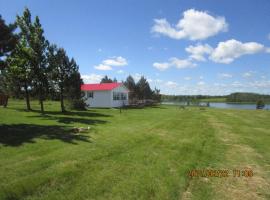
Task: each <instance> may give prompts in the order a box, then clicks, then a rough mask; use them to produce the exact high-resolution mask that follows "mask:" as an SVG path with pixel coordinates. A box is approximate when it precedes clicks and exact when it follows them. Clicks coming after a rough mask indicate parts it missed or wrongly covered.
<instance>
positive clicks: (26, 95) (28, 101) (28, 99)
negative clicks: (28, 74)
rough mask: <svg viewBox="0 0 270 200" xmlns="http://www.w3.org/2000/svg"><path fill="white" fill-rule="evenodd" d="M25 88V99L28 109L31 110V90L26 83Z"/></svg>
mask: <svg viewBox="0 0 270 200" xmlns="http://www.w3.org/2000/svg"><path fill="white" fill-rule="evenodd" d="M24 90H25V100H26V106H27V110H31V106H30V98H29V92H28V88H27V85H26V84H24Z"/></svg>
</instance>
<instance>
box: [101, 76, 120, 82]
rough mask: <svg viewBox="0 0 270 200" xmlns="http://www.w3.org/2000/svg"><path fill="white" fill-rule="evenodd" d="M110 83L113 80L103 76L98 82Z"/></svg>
mask: <svg viewBox="0 0 270 200" xmlns="http://www.w3.org/2000/svg"><path fill="white" fill-rule="evenodd" d="M112 82H113V80H112V79H110V78H109V77H108V76H107V75H106V76H104V77H103V78H102V79H101V81H100V83H112ZM116 82H117V81H116Z"/></svg>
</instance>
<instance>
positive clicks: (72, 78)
mask: <svg viewBox="0 0 270 200" xmlns="http://www.w3.org/2000/svg"><path fill="white" fill-rule="evenodd" d="M69 64H70V74H69V77H68V79H67V81H66V84H65V85H66V90H65V93H66V96H67V98H68V100H69V102H70V103H71V108H73V109H79V110H84V109H85V107H86V104H85V102H84V100H83V99H82V97H83V94H82V91H81V85H82V84H83V81H82V79H81V75H80V73H79V66H78V65H77V63H76V62H75V60H74V59H73V58H72V59H71V61H70V63H69Z"/></svg>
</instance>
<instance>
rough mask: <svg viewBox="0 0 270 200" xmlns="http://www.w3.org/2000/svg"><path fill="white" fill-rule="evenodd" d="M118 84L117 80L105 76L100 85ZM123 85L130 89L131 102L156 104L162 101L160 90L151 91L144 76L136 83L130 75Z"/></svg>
mask: <svg viewBox="0 0 270 200" xmlns="http://www.w3.org/2000/svg"><path fill="white" fill-rule="evenodd" d="M113 82H117V79H116V78H114V79H110V78H109V77H108V76H107V75H106V76H104V77H103V78H102V79H101V81H100V83H113ZM123 84H124V85H125V86H126V87H127V88H128V89H129V100H130V101H131V102H132V101H133V102H136V101H137V100H153V101H155V102H160V101H161V94H160V90H158V89H157V88H155V89H154V90H152V89H151V87H150V85H149V82H148V81H147V79H146V78H145V77H144V76H141V78H140V79H139V80H138V81H137V82H135V79H134V78H133V77H132V76H131V75H129V76H128V77H127V78H126V80H125V81H123Z"/></svg>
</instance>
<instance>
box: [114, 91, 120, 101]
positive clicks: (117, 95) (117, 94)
mask: <svg viewBox="0 0 270 200" xmlns="http://www.w3.org/2000/svg"><path fill="white" fill-rule="evenodd" d="M113 100H120V93H119V92H113Z"/></svg>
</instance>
